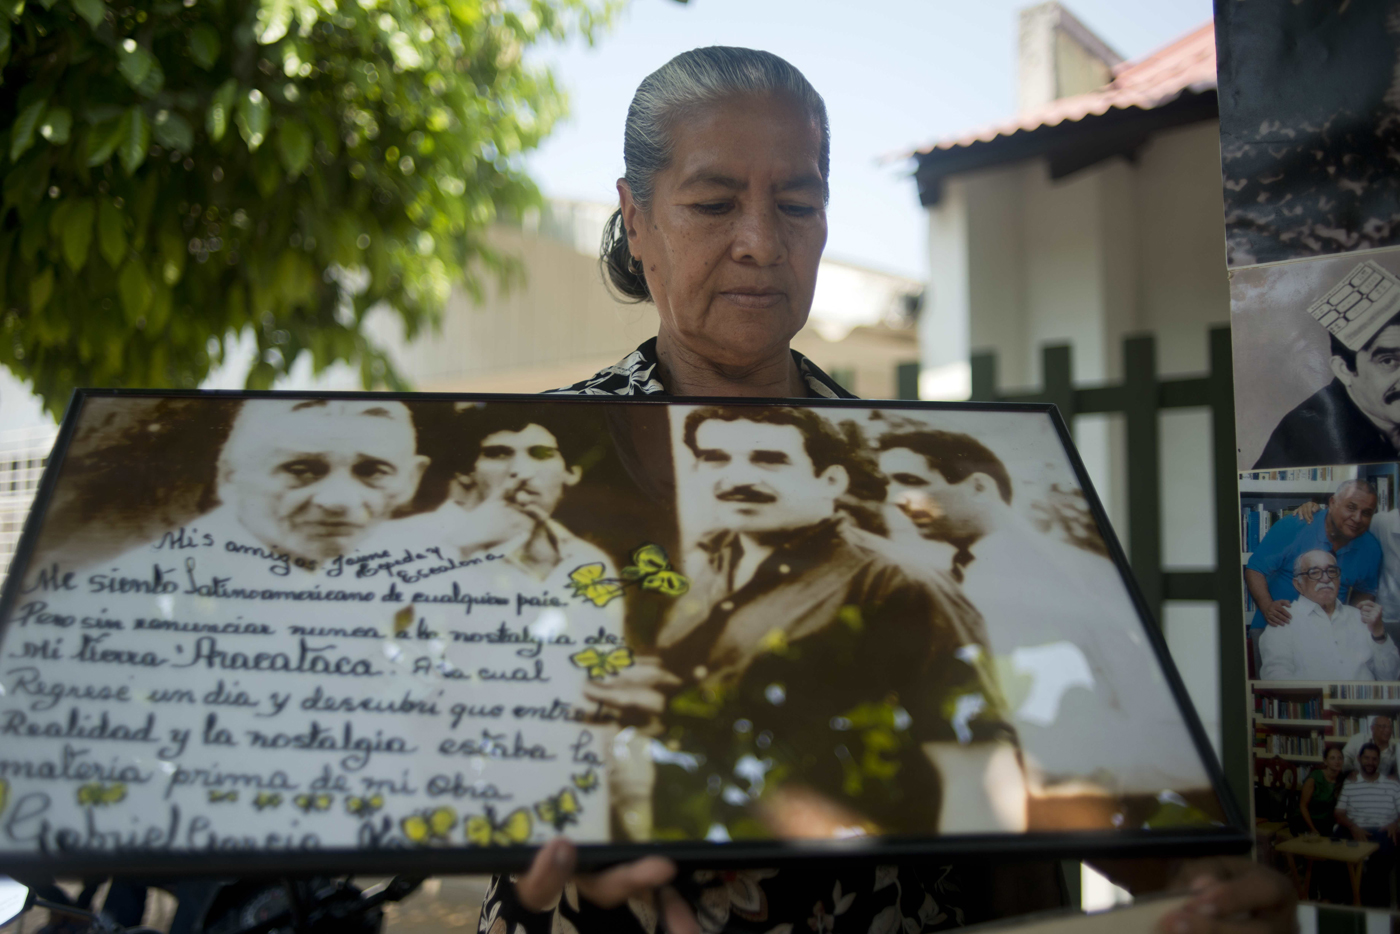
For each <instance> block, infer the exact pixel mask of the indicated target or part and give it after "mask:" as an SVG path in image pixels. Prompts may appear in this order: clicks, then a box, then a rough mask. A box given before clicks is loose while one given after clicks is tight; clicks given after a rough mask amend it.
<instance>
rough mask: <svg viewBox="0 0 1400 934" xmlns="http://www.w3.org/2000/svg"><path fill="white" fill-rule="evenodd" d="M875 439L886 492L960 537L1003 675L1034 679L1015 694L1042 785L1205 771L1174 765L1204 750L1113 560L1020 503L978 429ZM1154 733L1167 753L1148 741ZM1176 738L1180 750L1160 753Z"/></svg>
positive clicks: (918, 517)
mask: <svg viewBox="0 0 1400 934" xmlns="http://www.w3.org/2000/svg"><path fill="white" fill-rule="evenodd" d="M875 448H876V450H877V451H878V453H879V467H880V471H881V472H882V473H883V474H884V475H885V476H886V477H887V478H888V479H889V484H890V485H889V493H888V497H887V502H888V503H890V504H892V505H893V506H895V507H896V508H897V509H898V510H899V511H900V512H901V513H902V514H903V515H904V516H905V517H907V519H908V521H910V522H912V523H913V525H914V527H915V528H916V529H917V530H918V534H919V535H920V536H921V537H923V538H925V539H927V540H929V541H936V542H943V543H946V544H947V545H948V546H950V547H951V548H952V549H953V550H954V558H953V571H954V574H955V576H957V577H958V578H959V579H960V580H961V582H962V590H963V593H964V594H965V595H966V597H967V598H968V600H969V601H970V602H971V603H972V605H973V606H974V607H975V608H976V609H977V611H978V612H979V613H980V614H981V615H982V618H983V620H984V621H985V624H986V631H987V636H988V643H989V645H990V648H991V650H992V653H993V655H994V656H995V658H996V660H997V663H998V665H999V666H1001V667H1002V668H1004V669H1006V670H1009V671H1011V672H1013V674H1010V675H1007V676H1005V677H1004V679H1003V680H1004V681H1005V682H1006V683H1007V684H1008V685H1013V684H1016V683H1017V682H1020V683H1021V684H1022V685H1023V687H1022V689H1021V693H1020V695H1019V696H1016V697H1014V698H1013V700H1012V703H1011V705H1010V707H1011V711H1012V717H1013V724H1014V725H1015V727H1016V730H1017V735H1018V736H1019V738H1020V742H1021V746H1022V749H1023V750H1024V751H1025V754H1026V760H1027V767H1028V770H1029V771H1030V774H1031V776H1032V779H1033V782H1034V784H1035V787H1036V788H1037V789H1038V790H1044V789H1047V788H1052V787H1053V786H1055V785H1057V784H1061V783H1064V784H1068V785H1075V786H1082V784H1083V780H1084V779H1085V778H1086V777H1087V774H1088V773H1091V772H1092V773H1095V774H1096V775H1097V776H1099V777H1100V779H1101V782H1102V784H1103V785H1104V787H1105V790H1107V791H1109V792H1111V793H1147V792H1152V793H1155V792H1156V791H1159V790H1160V789H1162V788H1170V787H1189V786H1190V785H1191V784H1193V783H1194V782H1197V781H1199V776H1198V775H1197V774H1196V773H1195V772H1194V771H1192V772H1190V773H1187V772H1183V773H1182V774H1180V775H1173V774H1171V773H1170V766H1168V767H1166V769H1165V770H1164V767H1163V765H1162V763H1164V762H1165V763H1176V762H1179V763H1183V764H1184V763H1188V762H1190V761H1192V748H1191V740H1190V737H1189V735H1188V734H1186V732H1185V731H1184V730H1183V729H1181V727H1180V724H1179V723H1176V722H1175V720H1174V714H1170V713H1169V706H1164V704H1163V703H1162V702H1163V701H1164V700H1165V699H1166V697H1167V696H1168V692H1167V689H1166V685H1165V683H1164V682H1163V681H1162V679H1161V675H1160V673H1159V672H1158V671H1157V670H1156V666H1155V665H1153V664H1152V660H1151V656H1150V653H1148V652H1147V651H1145V646H1143V644H1142V636H1141V633H1140V627H1141V622H1140V621H1139V618H1138V613H1137V609H1136V607H1134V605H1133V603H1132V601H1131V599H1130V598H1129V596H1128V593H1127V590H1126V588H1125V586H1124V583H1123V580H1122V577H1121V575H1120V574H1119V573H1118V569H1117V568H1116V567H1115V566H1114V565H1113V563H1112V562H1111V561H1109V560H1108V559H1106V558H1104V557H1102V556H1100V555H1098V554H1094V553H1092V552H1090V551H1087V550H1085V549H1083V548H1080V547H1078V546H1077V545H1074V544H1071V543H1069V542H1067V541H1062V540H1060V539H1058V538H1055V537H1053V536H1051V535H1048V534H1045V533H1043V532H1040V531H1039V530H1038V529H1036V528H1035V527H1034V526H1032V525H1031V523H1030V522H1029V521H1028V520H1027V519H1026V518H1025V517H1024V516H1023V515H1022V514H1021V513H1020V512H1018V511H1017V509H1015V508H1014V507H1013V485H1012V480H1011V476H1010V474H1009V473H1008V471H1007V469H1006V466H1005V465H1004V464H1003V463H1002V461H1001V460H1000V458H998V457H997V456H996V454H994V453H993V452H992V451H991V450H990V449H988V448H987V447H986V445H984V444H982V443H981V442H980V441H978V440H977V439H975V438H973V437H971V436H970V435H965V434H960V433H956V432H948V431H939V430H934V429H927V428H913V427H911V428H904V429H897V430H894V431H890V432H887V433H886V434H884V435H882V436H880V437H879V438H878V439H877V441H876V444H875ZM1153 685H1155V687H1156V689H1155V690H1151V689H1150V687H1151V686H1153ZM1154 724H1155V725H1154ZM1144 737H1151V742H1152V744H1153V746H1154V747H1155V748H1156V749H1157V750H1158V753H1157V754H1155V755H1150V756H1149V755H1144V754H1143V738H1144ZM1164 744H1165V745H1167V746H1170V747H1172V748H1174V749H1177V750H1179V755H1163V754H1161V751H1160V750H1161V749H1162V748H1163V746H1164Z"/></svg>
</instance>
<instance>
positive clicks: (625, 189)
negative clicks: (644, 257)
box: [617, 178, 642, 260]
mask: <svg viewBox="0 0 1400 934" xmlns="http://www.w3.org/2000/svg"><path fill="white" fill-rule="evenodd" d="M617 200H618V202H619V203H620V204H621V206H622V229H623V230H625V231H627V248H628V249H629V250H630V251H631V252H632V258H633V259H636V260H640V259H641V257H640V256H638V255H637V252H638V249H639V247H640V244H639V243H638V237H637V222H638V221H639V220H640V219H641V217H640V215H641V213H642V209H641V208H640V207H638V206H637V202H636V199H634V198H633V197H632V186H631V185H629V184H627V179H625V178H619V179H618V180H617Z"/></svg>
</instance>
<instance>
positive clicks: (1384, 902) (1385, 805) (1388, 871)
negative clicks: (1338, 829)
mask: <svg viewBox="0 0 1400 934" xmlns="http://www.w3.org/2000/svg"><path fill="white" fill-rule="evenodd" d="M1380 761H1381V755H1380V750H1379V749H1377V748H1376V746H1375V744H1374V743H1366V744H1365V745H1364V746H1362V747H1361V752H1360V754H1359V755H1358V756H1357V762H1358V764H1359V765H1360V771H1359V772H1358V773H1357V775H1356V776H1355V777H1354V778H1352V779H1351V780H1349V781H1348V782H1347V783H1346V784H1345V785H1343V786H1342V792H1341V795H1340V796H1338V798H1337V810H1336V812H1335V813H1336V817H1337V823H1338V824H1340V825H1341V826H1342V827H1343V828H1344V829H1345V830H1346V831H1348V832H1349V833H1350V834H1351V836H1352V839H1354V840H1357V841H1360V842H1361V843H1368V842H1369V843H1375V844H1378V845H1379V846H1380V849H1379V850H1378V851H1376V852H1375V853H1374V854H1373V855H1372V856H1371V857H1370V858H1368V859H1367V860H1366V867H1365V874H1364V875H1363V876H1362V878H1361V901H1362V904H1365V905H1367V906H1370V907H1374V908H1386V907H1389V906H1390V877H1391V875H1392V874H1393V873H1394V871H1395V848H1396V837H1397V834H1400V782H1396V780H1395V779H1393V778H1387V777H1386V776H1384V775H1382V774H1381V770H1380Z"/></svg>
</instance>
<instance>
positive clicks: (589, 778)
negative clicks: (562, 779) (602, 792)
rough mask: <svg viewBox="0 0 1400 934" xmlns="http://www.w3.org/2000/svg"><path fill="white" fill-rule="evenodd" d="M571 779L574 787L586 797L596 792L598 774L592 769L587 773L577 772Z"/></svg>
mask: <svg viewBox="0 0 1400 934" xmlns="http://www.w3.org/2000/svg"><path fill="white" fill-rule="evenodd" d="M571 777H572V778H573V780H574V787H575V788H577V789H578V790H579V791H581V792H583V793H584V794H586V795H588V794H592V793H593V792H595V791H597V790H598V773H597V772H595V771H593V770H592V769H589V770H588V771H587V772H579V773H577V774H575V775H573V776H571Z"/></svg>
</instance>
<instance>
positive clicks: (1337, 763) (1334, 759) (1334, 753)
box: [1325, 746, 1343, 771]
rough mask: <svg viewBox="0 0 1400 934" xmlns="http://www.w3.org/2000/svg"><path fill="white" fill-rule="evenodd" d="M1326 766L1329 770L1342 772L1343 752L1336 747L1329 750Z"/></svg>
mask: <svg viewBox="0 0 1400 934" xmlns="http://www.w3.org/2000/svg"><path fill="white" fill-rule="evenodd" d="M1325 758H1326V764H1327V767H1328V768H1329V769H1333V770H1334V771H1335V770H1340V769H1341V767H1342V761H1343V760H1342V751H1341V750H1340V749H1338V748H1336V747H1335V746H1334V747H1332V748H1331V749H1329V750H1327V755H1326V757H1325Z"/></svg>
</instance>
